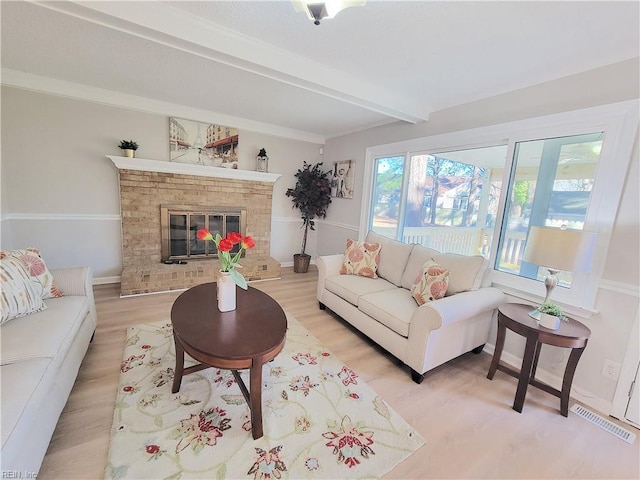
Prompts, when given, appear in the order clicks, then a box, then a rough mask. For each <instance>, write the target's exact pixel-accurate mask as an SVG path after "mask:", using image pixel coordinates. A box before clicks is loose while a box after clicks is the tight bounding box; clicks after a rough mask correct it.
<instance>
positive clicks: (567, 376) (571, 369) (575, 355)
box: [560, 344, 587, 417]
mask: <svg viewBox="0 0 640 480" xmlns="http://www.w3.org/2000/svg"><path fill="white" fill-rule="evenodd" d="M586 347H587V345H586V344H585V346H584V347H582V348H573V349H571V354H570V355H569V361H568V362H567V367H566V368H565V369H564V377H563V379H562V392H561V394H560V414H561V415H562V416H563V417H567V416H569V394H570V393H571V382H573V375H574V374H575V373H576V367H577V366H578V361H579V360H580V357H581V356H582V352H584V349H585V348H586Z"/></svg>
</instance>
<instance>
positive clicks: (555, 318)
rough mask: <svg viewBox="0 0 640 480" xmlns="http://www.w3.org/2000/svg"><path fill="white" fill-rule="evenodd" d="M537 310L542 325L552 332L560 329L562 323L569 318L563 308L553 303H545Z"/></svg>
mask: <svg viewBox="0 0 640 480" xmlns="http://www.w3.org/2000/svg"><path fill="white" fill-rule="evenodd" d="M536 310H538V311H539V312H540V318H539V319H538V322H539V323H540V325H542V326H543V327H545V328H549V329H551V330H557V329H558V328H560V322H561V321H562V320H566V318H567V317H566V316H565V314H564V312H563V311H562V308H560V307H559V306H558V305H556V304H555V303H552V302H544V303H543V304H542V305H540V306H539V307H538V308H537V309H536Z"/></svg>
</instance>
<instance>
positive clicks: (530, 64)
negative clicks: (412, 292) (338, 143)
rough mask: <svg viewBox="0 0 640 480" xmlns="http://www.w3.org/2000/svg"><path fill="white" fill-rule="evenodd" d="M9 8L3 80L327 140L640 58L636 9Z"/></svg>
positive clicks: (278, 4) (513, 5) (491, 5)
mask: <svg viewBox="0 0 640 480" xmlns="http://www.w3.org/2000/svg"><path fill="white" fill-rule="evenodd" d="M0 9H1V11H0V13H1V17H2V24H1V25H2V32H1V33H2V37H1V40H2V44H1V46H2V58H1V60H2V83H4V84H7V85H15V86H22V87H27V88H33V89H36V90H43V91H47V90H49V91H52V92H57V93H61V94H66V95H71V96H73V95H78V96H79V97H82V96H84V97H91V96H92V95H93V96H97V97H100V98H101V99H104V98H109V93H111V92H117V93H118V95H120V97H117V96H113V97H111V100H113V102H114V103H118V102H120V103H121V104H127V105H128V106H129V107H130V108H140V109H148V110H149V111H153V110H154V109H155V110H158V111H162V112H161V113H165V114H169V115H176V116H179V114H182V115H183V116H184V115H185V114H186V115H189V114H190V118H192V119H194V120H208V121H212V122H216V123H227V124H228V123H229V122H234V123H235V125H232V126H237V127H239V128H252V129H255V130H257V131H265V132H270V133H275V134H279V135H286V136H291V137H293V138H300V139H304V140H311V141H317V142H319V143H323V142H324V139H325V138H329V137H332V136H336V135H341V134H344V133H350V132H353V131H358V130H362V129H365V128H369V127H371V126H375V125H381V124H385V123H390V122H394V121H398V120H402V121H407V122H412V123H415V122H420V121H425V120H428V118H429V113H430V112H433V111H437V110H440V109H443V108H447V107H451V106H455V105H460V104H463V103H467V102H470V101H474V100H478V99H481V98H486V97H489V96H493V95H497V94H500V93H504V92H508V91H511V90H515V89H519V88H523V87H526V86H530V85H534V84H537V83H541V82H546V81H550V80H553V79H556V78H560V77H564V76H567V75H572V74H575V73H579V72H582V71H586V70H590V69H593V68H597V67H600V66H604V65H608V64H611V63H616V62H619V61H623V60H627V59H631V58H635V57H638V56H640V26H639V24H640V3H639V2H637V1H626V2H612V1H604V2H593V1H584V2H579V1H571V2H542V1H533V2H522V1H518V2H495V1H494V2H458V1H449V2H445V1H430V2H419V1H403V2H399V1H395V2H386V1H376V0H373V1H372V0H369V1H368V2H367V4H366V5H365V6H363V7H355V8H349V9H347V10H344V11H343V12H341V13H339V14H338V15H337V16H336V18H334V19H325V20H323V21H322V23H321V24H320V25H319V26H315V25H314V24H313V23H312V22H311V21H310V20H309V19H308V18H307V17H306V15H305V14H304V13H300V12H296V11H295V10H294V8H293V5H292V4H291V3H290V2H288V1H239V2H238V1H236V2H230V1H198V2H192V1H167V2H160V1H146V2H122V1H120V2H109V1H106V2H95V1H91V2H60V1H56V2H46V1H43V2H23V1H20V2H14V1H10V2H9V1H2V2H1V3H0ZM106 91H109V92H106ZM154 102H155V103H154ZM151 105H153V106H151ZM147 106H148V107H147ZM185 109H186V110H185ZM185 112H186V113H185ZM196 117H198V118H196Z"/></svg>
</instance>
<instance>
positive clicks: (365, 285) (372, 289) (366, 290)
mask: <svg viewBox="0 0 640 480" xmlns="http://www.w3.org/2000/svg"><path fill="white" fill-rule="evenodd" d="M324 288H326V289H327V290H328V291H330V292H331V293H335V294H336V295H338V296H339V297H340V298H342V299H344V300H346V301H347V302H349V303H351V304H352V305H355V306H356V307H357V306H358V302H359V299H360V297H361V296H362V295H367V294H370V293H376V292H382V291H385V290H397V289H398V287H396V286H395V285H393V284H391V283H389V282H387V281H386V280H384V279H382V278H376V279H373V278H366V277H359V276H356V275H334V276H332V277H328V278H327V279H326V280H325V283H324Z"/></svg>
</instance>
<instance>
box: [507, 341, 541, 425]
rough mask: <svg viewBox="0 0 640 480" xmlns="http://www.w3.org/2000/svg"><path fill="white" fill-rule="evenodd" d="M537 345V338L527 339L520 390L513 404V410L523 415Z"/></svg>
mask: <svg viewBox="0 0 640 480" xmlns="http://www.w3.org/2000/svg"><path fill="white" fill-rule="evenodd" d="M537 343H538V341H537V339H536V337H535V336H530V337H527V345H526V346H525V348H524V357H523V358H522V368H521V369H520V378H519V379H518V389H517V390H516V398H515V400H514V402H513V409H514V410H515V411H516V412H518V413H522V407H523V405H524V397H525V396H526V395H527V386H528V385H529V379H530V378H531V369H532V366H533V358H534V356H535V351H536V345H537Z"/></svg>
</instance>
